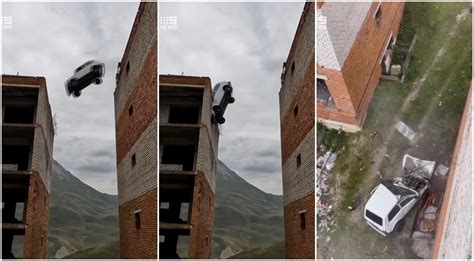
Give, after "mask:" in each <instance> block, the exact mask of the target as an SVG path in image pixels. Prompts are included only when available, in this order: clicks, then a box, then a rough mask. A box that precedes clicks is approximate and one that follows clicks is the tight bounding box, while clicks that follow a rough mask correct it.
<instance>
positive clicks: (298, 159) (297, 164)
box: [296, 154, 301, 168]
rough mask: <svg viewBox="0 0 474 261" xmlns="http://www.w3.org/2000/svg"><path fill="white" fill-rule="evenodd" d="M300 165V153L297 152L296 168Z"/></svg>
mask: <svg viewBox="0 0 474 261" xmlns="http://www.w3.org/2000/svg"><path fill="white" fill-rule="evenodd" d="M300 166H301V154H298V156H296V168H299V167H300Z"/></svg>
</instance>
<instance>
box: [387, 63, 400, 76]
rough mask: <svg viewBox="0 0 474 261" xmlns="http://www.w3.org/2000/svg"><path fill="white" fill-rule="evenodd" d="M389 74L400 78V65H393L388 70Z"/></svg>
mask: <svg viewBox="0 0 474 261" xmlns="http://www.w3.org/2000/svg"><path fill="white" fill-rule="evenodd" d="M390 74H391V75H393V76H397V77H400V75H402V65H400V64H393V65H392V67H391V68H390Z"/></svg>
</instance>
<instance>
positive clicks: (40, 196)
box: [23, 171, 49, 258]
mask: <svg viewBox="0 0 474 261" xmlns="http://www.w3.org/2000/svg"><path fill="white" fill-rule="evenodd" d="M48 221H49V193H48V191H47V190H46V186H45V185H44V183H43V180H42V179H41V177H40V175H39V173H38V172H36V171H34V172H33V174H32V175H31V176H30V188H29V191H28V201H27V205H26V219H25V224H26V226H27V228H26V230H25V241H24V242H25V243H24V247H23V253H24V256H23V257H24V258H46V257H47V254H48Z"/></svg>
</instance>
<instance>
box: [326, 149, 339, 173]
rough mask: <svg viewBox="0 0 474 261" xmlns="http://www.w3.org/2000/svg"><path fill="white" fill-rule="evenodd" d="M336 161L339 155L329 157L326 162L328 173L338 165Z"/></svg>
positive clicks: (334, 154) (332, 154)
mask: <svg viewBox="0 0 474 261" xmlns="http://www.w3.org/2000/svg"><path fill="white" fill-rule="evenodd" d="M336 159H337V153H331V156H329V158H328V160H327V162H326V169H327V170H328V171H331V169H332V168H333V167H334V165H335V164H336Z"/></svg>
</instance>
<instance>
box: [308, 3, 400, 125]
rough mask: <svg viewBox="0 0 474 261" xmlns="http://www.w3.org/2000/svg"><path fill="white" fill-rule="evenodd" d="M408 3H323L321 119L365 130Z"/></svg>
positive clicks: (319, 82)
mask: <svg viewBox="0 0 474 261" xmlns="http://www.w3.org/2000/svg"><path fill="white" fill-rule="evenodd" d="M403 8H404V3H403V2H378V1H374V2H365V3H364V2H344V3H342V2H340V3H338V2H318V16H317V41H318V43H317V57H318V60H317V64H318V71H317V106H318V109H317V111H318V115H317V116H318V121H319V122H322V123H323V124H325V125H326V126H328V127H330V128H337V129H342V130H344V131H347V132H356V131H360V130H361V128H362V126H363V124H364V122H365V118H366V116H367V111H368V107H369V103H370V101H371V100H372V97H373V95H374V92H375V88H376V87H377V84H378V82H379V79H380V77H381V75H382V73H386V72H388V71H390V64H391V56H392V52H393V48H394V45H395V42H396V39H397V34H398V30H399V28H400V22H401V19H402V15H403Z"/></svg>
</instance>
